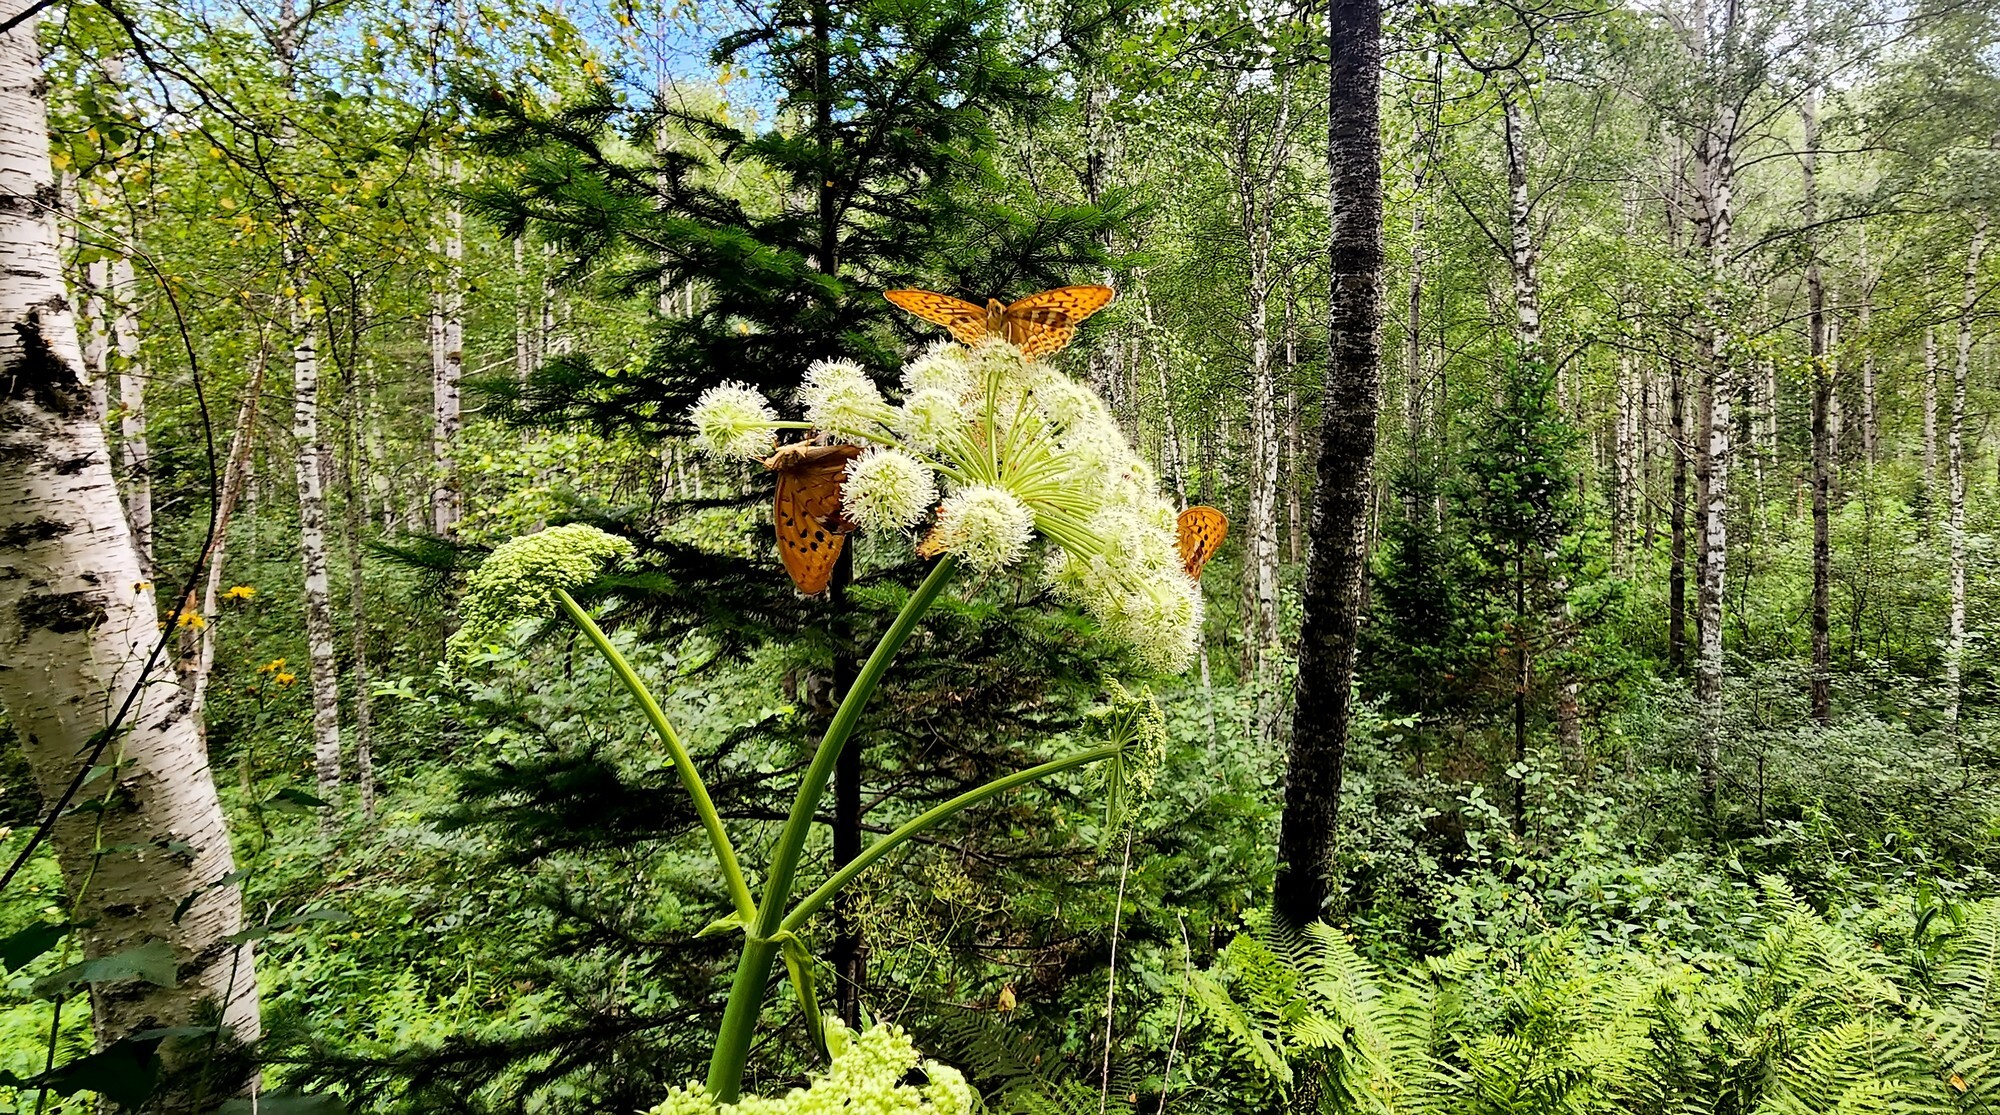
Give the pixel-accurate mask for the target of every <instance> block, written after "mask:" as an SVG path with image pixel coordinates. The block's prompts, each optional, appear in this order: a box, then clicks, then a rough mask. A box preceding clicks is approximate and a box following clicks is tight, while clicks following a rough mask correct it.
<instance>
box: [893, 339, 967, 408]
mask: <svg viewBox="0 0 2000 1115" xmlns="http://www.w3.org/2000/svg"><path fill="white" fill-rule="evenodd" d="M977 390H978V384H977V383H976V381H975V380H974V378H973V375H972V353H971V352H970V351H968V350H967V349H966V347H965V346H964V345H962V344H959V343H958V342H957V341H952V340H943V341H938V342H937V343H935V344H933V345H931V346H930V347H929V348H927V349H925V350H924V351H923V354H922V355H920V356H918V357H917V358H916V359H915V360H912V361H910V362H909V363H908V364H905V365H904V366H903V393H904V394H905V395H914V394H916V393H917V392H919V391H942V392H944V393H945V394H947V395H950V396H952V397H953V398H964V397H965V396H967V395H971V394H973V393H974V392H975V391H977Z"/></svg>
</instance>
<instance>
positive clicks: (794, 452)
mask: <svg viewBox="0 0 2000 1115" xmlns="http://www.w3.org/2000/svg"><path fill="white" fill-rule="evenodd" d="M860 455H861V447H860V446H858V445H806V444H794V445H781V446H779V447H778V451H777V452H776V453H773V454H771V456H770V457H768V458H767V459H765V461H764V467H766V468H768V469H770V470H771V471H772V472H775V473H777V474H778V493H777V496H776V498H775V499H774V500H773V502H772V505H771V523H772V525H773V526H774V527H776V528H777V534H778V559H779V560H780V561H782V562H784V563H785V572H787V573H789V574H791V575H792V583H793V584H795V585H797V586H799V591H800V592H802V593H805V594H806V595H807V596H818V595H819V594H820V593H822V592H825V591H826V589H827V586H828V585H829V584H831V583H832V581H833V567H834V564H835V563H836V562H838V561H839V560H840V551H841V548H842V547H843V546H845V545H846V544H847V536H848V535H850V534H852V533H854V524H853V523H851V522H848V521H847V518H846V516H844V515H842V514H841V507H840V487H841V483H842V481H843V480H844V479H845V477H846V474H847V464H848V462H849V461H852V460H853V459H854V458H856V457H859V456H860Z"/></svg>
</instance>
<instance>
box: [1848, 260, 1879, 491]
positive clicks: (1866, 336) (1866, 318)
mask: <svg viewBox="0 0 2000 1115" xmlns="http://www.w3.org/2000/svg"><path fill="white" fill-rule="evenodd" d="M1862 243H1863V244H1864V245H1865V244H1866V243H1867V241H1866V240H1863V241H1862ZM1863 251H1864V256H1863V263H1864V265H1865V263H1866V255H1865V252H1866V249H1865V248H1864V249H1863ZM1874 322H1875V276H1874V274H1873V273H1872V272H1871V273H1870V274H1869V277H1868V281H1867V283H1866V284H1865V285H1863V287H1862V288H1861V305H1860V307H1859V308H1858V309H1856V311H1855V326H1856V328H1857V330H1858V331H1859V332H1860V334H1861V336H1860V343H1861V454H1862V458H1863V459H1864V460H1865V461H1866V462H1867V463H1868V468H1869V470H1870V471H1871V472H1872V471H1873V470H1874V468H1875V462H1876V461H1877V460H1878V459H1879V457H1880V453H1879V447H1880V443H1881V438H1882V430H1881V418H1880V412H1879V410H1878V409H1877V406H1878V401H1877V399H1876V384H1875V337H1874V334H1873V332H1872V330H1873V327H1874Z"/></svg>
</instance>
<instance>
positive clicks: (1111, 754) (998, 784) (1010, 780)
mask: <svg viewBox="0 0 2000 1115" xmlns="http://www.w3.org/2000/svg"><path fill="white" fill-rule="evenodd" d="M1118 751H1119V747H1118V745H1117V744H1115V743H1112V744H1106V745H1104V746H1103V747H1093V748H1091V749H1090V750H1088V751H1079V752H1077V753H1076V754H1074V755H1065V756H1064V757H1062V758H1060V759H1054V760H1051V761H1049V762H1046V763H1043V764H1041V765H1040V766H1034V767H1029V768H1028V769H1026V770H1019V771H1015V772H1014V773H1013V774H1010V775H1007V776H1006V777H1004V778H996V779H994V780H993V781H991V782H988V783H987V784H985V785H984V786H980V787H977V788H975V789H971V790H967V791H966V792H964V793H962V794H960V795H958V796H957V797H955V798H953V799H951V800H950V801H947V802H944V803H942V804H940V805H936V806H933V807H931V808H930V809H927V810H925V811H924V812H922V813H919V814H918V815H916V816H915V817H912V818H911V819H909V820H908V821H905V822H903V823H902V824H901V825H898V826H897V827H896V829H895V831H893V832H891V833H889V834H888V835H887V836H884V837H883V838H882V839H880V840H877V841H876V842H875V843H873V844H870V845H869V846H868V847H867V848H866V849H865V850H864V851H862V853H861V854H860V855H858V856H855V857H854V858H853V859H852V860H850V861H848V864H847V866H846V867H843V868H841V869H840V870H839V871H838V872H836V873H835V874H834V876H833V877H832V878H831V879H828V880H827V881H826V882H824V883H821V884H820V885H819V888H818V889H817V890H814V891H813V892H812V893H811V894H808V895H806V896H805V897H804V898H802V899H800V900H799V904H798V905H797V906H794V907H792V912H791V913H789V914H786V915H785V920H784V922H783V923H782V924H781V925H780V926H779V929H780V931H782V932H787V933H796V932H798V931H799V930H800V929H802V928H804V927H805V924H806V922H808V921H811V920H812V916H813V915H814V914H816V913H818V912H819V910H820V907H822V906H824V905H826V904H827V903H828V902H829V901H831V900H832V899H833V896H834V895H836V894H838V893H839V892H840V888H842V887H844V886H846V885H847V884H848V883H850V882H853V881H854V877H855V876H857V875H859V874H861V873H862V872H863V871H866V870H867V869H868V865H869V864H872V863H874V862H875V861H876V860H878V859H881V858H882V857H883V856H885V855H888V854H889V853H890V852H892V851H894V850H895V849H896V846H897V845H898V844H901V843H903V842H904V841H906V840H909V839H910V838H911V837H913V836H918V835H921V834H922V833H924V832H925V831H927V830H929V829H930V828H932V827H933V826H935V825H936V824H937V823H938V822H939V821H942V820H944V819H945V818H946V817H949V816H951V815H952V814H954V813H957V812H960V811H961V810H964V809H969V808H971V807H972V806H975V805H978V804H979V803H980V802H982V801H985V800H986V799H987V798H990V797H995V796H997V795H1000V794H1004V793H1006V792H1007V791H1008V790H1011V789H1013V788H1014V787H1016V786H1025V785H1027V784H1028V783H1030V782H1039V781H1041V780H1042V779H1044V778H1047V777H1048V776H1049V775H1051V774H1055V773H1056V772H1058V771H1065V770H1069V769H1070V768H1072V767H1081V766H1087V765H1089V764H1091V763H1097V762H1102V761H1104V760H1105V759H1111V758H1116V757H1117V755H1118Z"/></svg>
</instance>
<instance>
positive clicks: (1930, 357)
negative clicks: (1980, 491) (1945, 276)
mask: <svg viewBox="0 0 2000 1115" xmlns="http://www.w3.org/2000/svg"><path fill="white" fill-rule="evenodd" d="M1937 391H1938V349H1937V326H1935V325H1926V326H1924V518H1925V519H1926V520H1930V519H1934V518H1936V517H1937V510H1936V508H1937V411H1938V399H1937Z"/></svg>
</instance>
